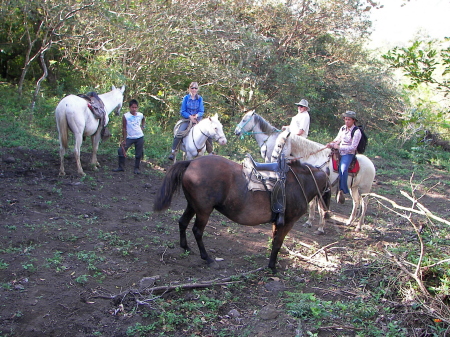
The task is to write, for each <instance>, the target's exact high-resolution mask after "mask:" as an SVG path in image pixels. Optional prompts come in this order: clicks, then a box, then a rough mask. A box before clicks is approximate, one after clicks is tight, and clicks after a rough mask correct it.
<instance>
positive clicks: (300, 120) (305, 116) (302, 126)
mask: <svg viewBox="0 0 450 337" xmlns="http://www.w3.org/2000/svg"><path fill="white" fill-rule="evenodd" d="M309 120H310V118H309V113H308V111H304V112H299V113H298V114H296V115H295V116H294V117H292V120H291V124H290V125H289V131H290V132H291V135H297V134H298V132H299V131H300V130H303V131H304V132H303V134H302V135H301V136H302V137H305V138H306V137H308V132H309Z"/></svg>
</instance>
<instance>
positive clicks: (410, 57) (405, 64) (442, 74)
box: [383, 38, 450, 139]
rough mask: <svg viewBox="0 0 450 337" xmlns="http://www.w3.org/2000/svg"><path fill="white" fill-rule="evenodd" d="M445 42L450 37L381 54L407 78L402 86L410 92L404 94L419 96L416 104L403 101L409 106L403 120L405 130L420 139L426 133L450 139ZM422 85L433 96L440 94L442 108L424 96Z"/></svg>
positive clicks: (449, 52)
mask: <svg viewBox="0 0 450 337" xmlns="http://www.w3.org/2000/svg"><path fill="white" fill-rule="evenodd" d="M449 41H450V38H446V39H445V40H444V41H442V42H438V41H420V40H417V41H415V42H413V44H412V45H411V46H410V47H406V48H398V47H397V48H394V49H393V50H391V51H389V52H388V53H387V54H385V55H383V58H384V59H385V60H386V61H387V62H388V63H389V64H390V65H391V67H392V68H397V69H401V70H402V71H403V72H404V74H405V76H407V77H408V78H409V79H410V83H409V84H407V85H406V87H407V88H408V89H410V92H409V94H408V95H409V96H417V95H418V93H420V98H418V99H417V100H416V101H417V103H414V102H411V98H410V97H407V98H405V101H407V102H408V103H410V104H409V106H410V108H409V109H408V111H407V112H406V113H405V114H404V118H403V120H404V123H405V124H406V126H407V129H408V130H415V132H418V133H419V134H420V135H421V136H422V137H423V136H424V135H425V134H426V133H427V132H432V133H434V132H437V133H440V134H441V136H442V137H443V138H447V139H448V138H449V137H450V122H449V108H448V94H449V93H450V81H449V80H450V77H449V74H450V47H448V46H447V47H445V44H446V43H447V42H449ZM423 86H428V87H429V88H430V90H431V91H434V92H433V93H432V94H433V95H435V94H436V91H438V92H440V93H442V97H443V98H444V100H443V102H445V103H444V109H442V108H440V107H439V105H438V104H436V102H434V101H432V100H431V99H430V98H428V97H430V96H432V95H431V93H428V94H427V93H426V91H425V89H424V88H423ZM430 90H429V91H430Z"/></svg>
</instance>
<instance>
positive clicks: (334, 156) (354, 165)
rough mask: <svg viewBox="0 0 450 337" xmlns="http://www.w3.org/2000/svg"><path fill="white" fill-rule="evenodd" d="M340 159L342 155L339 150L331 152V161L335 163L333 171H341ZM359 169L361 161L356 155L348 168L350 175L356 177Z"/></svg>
mask: <svg viewBox="0 0 450 337" xmlns="http://www.w3.org/2000/svg"><path fill="white" fill-rule="evenodd" d="M340 160H341V155H340V154H339V151H337V150H333V151H332V152H331V161H332V163H333V171H334V172H336V173H337V172H339V161H340ZM359 169H360V166H359V162H358V159H357V158H356V156H355V157H354V158H353V161H352V162H351V163H350V166H349V168H348V175H349V176H351V177H355V176H356V175H357V174H358V172H359Z"/></svg>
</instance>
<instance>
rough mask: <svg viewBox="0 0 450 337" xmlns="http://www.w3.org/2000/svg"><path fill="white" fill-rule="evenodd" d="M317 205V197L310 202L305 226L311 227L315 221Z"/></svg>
mask: <svg viewBox="0 0 450 337" xmlns="http://www.w3.org/2000/svg"><path fill="white" fill-rule="evenodd" d="M316 205H317V199H316V198H314V199H313V200H311V201H310V202H309V205H308V207H309V211H308V220H306V222H305V223H304V224H303V227H308V228H311V227H312V225H313V222H314V217H315V214H316Z"/></svg>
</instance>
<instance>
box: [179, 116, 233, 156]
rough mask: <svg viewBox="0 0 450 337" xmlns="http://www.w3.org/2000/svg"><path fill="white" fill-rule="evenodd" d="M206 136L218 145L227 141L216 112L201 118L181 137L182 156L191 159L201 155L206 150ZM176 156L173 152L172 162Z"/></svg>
mask: <svg viewBox="0 0 450 337" xmlns="http://www.w3.org/2000/svg"><path fill="white" fill-rule="evenodd" d="M208 138H212V139H213V140H214V141H216V142H218V143H219V145H225V144H226V143H227V138H226V137H225V134H224V133H223V126H222V123H220V121H219V118H218V116H217V114H215V115H214V116H212V117H207V118H203V119H202V120H201V121H200V122H198V124H196V125H194V126H193V127H192V128H191V129H190V130H189V133H188V134H187V135H186V136H185V137H184V138H183V140H182V142H181V145H180V150H181V151H183V152H184V154H183V158H184V159H187V160H191V159H194V158H196V157H199V156H203V155H204V153H205V151H206V140H207V139H208ZM176 157H177V156H176V153H175V157H174V163H175V162H176Z"/></svg>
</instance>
